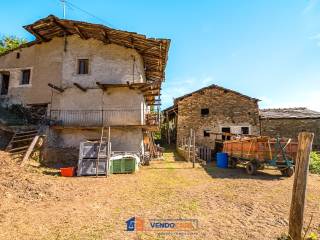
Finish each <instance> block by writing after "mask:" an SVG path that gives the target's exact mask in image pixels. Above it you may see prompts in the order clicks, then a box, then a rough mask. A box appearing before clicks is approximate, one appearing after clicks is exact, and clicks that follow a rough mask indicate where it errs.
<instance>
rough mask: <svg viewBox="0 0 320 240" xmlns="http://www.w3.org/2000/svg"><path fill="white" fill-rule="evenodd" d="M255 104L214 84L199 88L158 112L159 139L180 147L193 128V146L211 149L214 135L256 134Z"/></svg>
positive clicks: (257, 130) (252, 100)
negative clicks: (160, 135) (161, 122)
mask: <svg viewBox="0 0 320 240" xmlns="http://www.w3.org/2000/svg"><path fill="white" fill-rule="evenodd" d="M258 101H259V100H258V99H256V98H252V97H249V96H246V95H244V94H241V93H239V92H236V91H233V90H230V89H226V88H223V87H220V86H217V85H210V86H208V87H204V88H201V89H199V90H197V91H194V92H192V93H189V94H186V95H184V96H181V97H178V98H176V99H175V100H174V105H173V106H172V107H170V108H168V109H165V110H164V111H163V112H162V114H163V118H164V120H163V126H164V128H163V129H162V136H163V137H164V138H165V139H166V140H167V142H169V141H171V140H172V141H171V142H172V143H174V142H175V141H176V143H177V145H180V144H181V143H182V142H183V141H185V139H186V138H187V137H188V136H189V132H190V129H194V131H195V136H196V144H197V145H202V146H208V147H214V146H215V144H216V137H215V135H216V134H215V133H221V132H224V133H234V134H248V135H259V134H260V129H259V126H260V125H259V108H258Z"/></svg>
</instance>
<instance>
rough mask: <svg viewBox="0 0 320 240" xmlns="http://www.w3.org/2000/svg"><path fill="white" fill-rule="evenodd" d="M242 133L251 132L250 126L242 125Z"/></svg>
mask: <svg viewBox="0 0 320 240" xmlns="http://www.w3.org/2000/svg"><path fill="white" fill-rule="evenodd" d="M241 134H249V127H241Z"/></svg>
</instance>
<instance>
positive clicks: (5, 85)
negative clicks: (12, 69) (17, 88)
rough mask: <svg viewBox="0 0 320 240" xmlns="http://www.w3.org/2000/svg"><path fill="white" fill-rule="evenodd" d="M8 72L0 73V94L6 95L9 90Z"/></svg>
mask: <svg viewBox="0 0 320 240" xmlns="http://www.w3.org/2000/svg"><path fill="white" fill-rule="evenodd" d="M9 79H10V73H1V95H7V94H8V91H9Z"/></svg>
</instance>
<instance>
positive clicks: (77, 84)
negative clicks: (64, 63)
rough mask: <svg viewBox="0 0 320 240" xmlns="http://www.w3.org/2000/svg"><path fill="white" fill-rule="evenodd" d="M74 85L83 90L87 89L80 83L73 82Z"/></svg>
mask: <svg viewBox="0 0 320 240" xmlns="http://www.w3.org/2000/svg"><path fill="white" fill-rule="evenodd" d="M73 85H75V86H76V87H77V88H79V89H80V90H81V91H83V92H86V91H87V89H86V88H84V87H82V86H81V85H80V84H79V83H73Z"/></svg>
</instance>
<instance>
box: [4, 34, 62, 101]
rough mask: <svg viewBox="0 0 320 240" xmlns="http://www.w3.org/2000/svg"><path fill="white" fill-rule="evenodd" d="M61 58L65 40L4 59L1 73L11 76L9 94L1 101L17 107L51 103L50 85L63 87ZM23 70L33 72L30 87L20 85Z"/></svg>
mask: <svg viewBox="0 0 320 240" xmlns="http://www.w3.org/2000/svg"><path fill="white" fill-rule="evenodd" d="M17 53H20V58H17ZM62 57H63V39H62V38H56V39H53V40H52V41H50V42H48V43H42V44H37V45H33V46H31V47H28V48H22V49H19V50H16V51H13V52H10V53H8V54H6V55H3V56H1V57H0V73H1V72H3V71H4V72H10V80H9V92H8V95H7V96H1V97H0V99H1V101H2V102H9V103H17V104H21V103H22V104H31V103H32V104H34V103H47V102H49V101H50V95H51V90H50V88H49V87H48V83H49V82H51V83H53V84H55V85H60V84H61V78H62ZM23 69H31V79H30V84H29V85H19V83H20V81H21V77H22V72H21V70H23ZM0 84H1V83H0Z"/></svg>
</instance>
